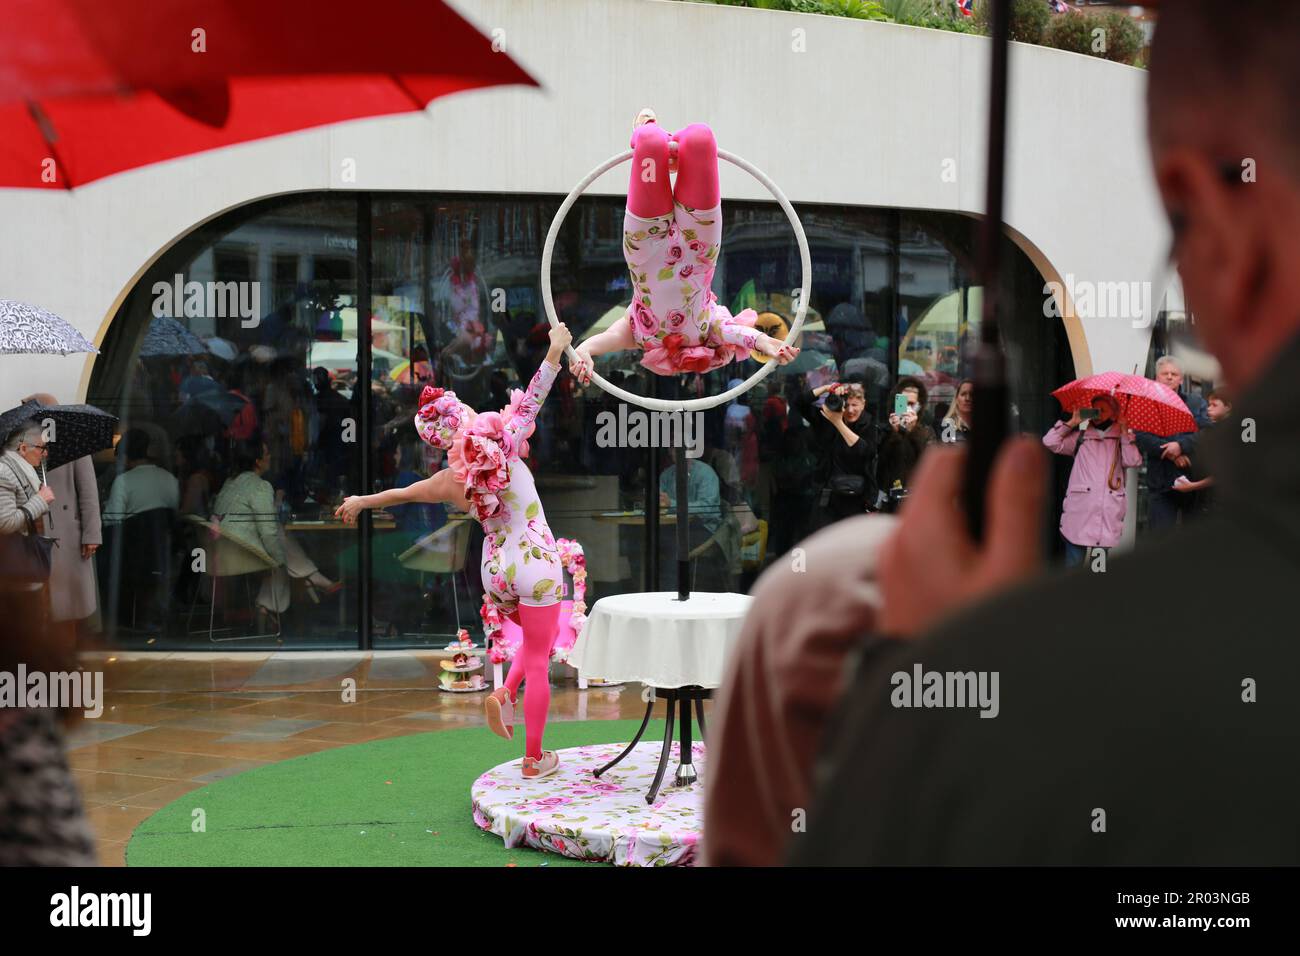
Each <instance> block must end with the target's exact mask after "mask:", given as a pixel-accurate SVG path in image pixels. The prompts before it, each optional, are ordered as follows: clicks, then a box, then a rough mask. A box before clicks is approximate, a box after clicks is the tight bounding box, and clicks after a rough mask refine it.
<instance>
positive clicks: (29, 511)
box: [0, 420, 54, 534]
mask: <svg viewBox="0 0 1300 956" xmlns="http://www.w3.org/2000/svg"><path fill="white" fill-rule="evenodd" d="M48 451H49V444H48V443H47V442H46V441H45V439H44V436H43V435H42V428H41V425H40V423H39V422H35V421H31V420H28V421H26V422H24V423H22V424H20V425H18V426H17V427H16V428H14V429H13V430H12V431H11V432H9V435H8V438H7V439H6V440H5V444H4V454H3V455H0V534H29V533H41V532H42V530H43V527H44V518H45V515H46V514H47V513H48V512H49V510H50V504H51V503H52V502H53V501H54V491H53V490H52V489H51V488H50V486H49V485H47V484H46V483H45V482H44V481H42V480H41V477H40V476H39V475H38V474H37V472H36V469H38V468H41V469H42V470H43V466H44V463H45V456H46V453H47V452H48Z"/></svg>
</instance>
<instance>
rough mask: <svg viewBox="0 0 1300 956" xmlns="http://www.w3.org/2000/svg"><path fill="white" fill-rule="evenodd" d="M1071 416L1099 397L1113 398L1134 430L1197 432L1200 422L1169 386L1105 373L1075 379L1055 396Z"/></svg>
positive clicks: (1158, 433)
mask: <svg viewBox="0 0 1300 956" xmlns="http://www.w3.org/2000/svg"><path fill="white" fill-rule="evenodd" d="M1052 394H1053V395H1054V396H1055V397H1056V399H1057V401H1059V402H1060V403H1061V407H1062V408H1063V409H1065V410H1066V411H1067V412H1073V411H1074V410H1076V409H1079V408H1087V407H1088V406H1089V405H1091V404H1092V400H1093V399H1094V398H1096V397H1097V396H1098V395H1113V396H1115V398H1116V399H1118V400H1119V403H1120V409H1121V411H1122V412H1123V413H1124V418H1125V420H1126V421H1127V422H1128V424H1129V427H1130V428H1134V429H1136V430H1137V431H1143V432H1150V433H1151V434H1153V435H1166V436H1167V435H1181V434H1183V433H1184V432H1194V431H1196V430H1197V428H1196V419H1195V418H1193V417H1192V413H1191V412H1190V411H1188V410H1187V405H1186V404H1185V403H1184V402H1183V400H1182V399H1181V398H1179V397H1178V393H1177V392H1175V391H1174V390H1173V389H1172V388H1170V387H1169V386H1168V385H1161V384H1160V383H1159V382H1155V381H1152V380H1151V379H1149V378H1143V377H1142V376H1140V375H1122V374H1120V373H1119V372H1102V373H1101V374H1100V375H1089V376H1088V377H1087V378H1079V379H1075V380H1074V381H1073V382H1070V383H1069V384H1068V385H1062V386H1061V387H1060V388H1058V389H1057V390H1056V391H1054V392H1053V393H1052Z"/></svg>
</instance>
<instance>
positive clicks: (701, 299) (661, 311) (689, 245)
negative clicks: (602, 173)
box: [623, 200, 761, 375]
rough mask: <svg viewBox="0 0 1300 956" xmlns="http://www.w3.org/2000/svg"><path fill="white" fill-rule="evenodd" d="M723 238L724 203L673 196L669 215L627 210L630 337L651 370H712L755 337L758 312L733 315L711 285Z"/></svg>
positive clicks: (744, 351) (741, 353) (743, 353)
mask: <svg viewBox="0 0 1300 956" xmlns="http://www.w3.org/2000/svg"><path fill="white" fill-rule="evenodd" d="M721 242H722V204H721V203H719V204H718V205H716V206H714V207H713V208H712V209H691V208H690V207H688V206H684V205H682V204H681V203H680V202H677V201H676V200H674V201H673V211H672V212H671V213H666V214H665V215H662V216H656V217H654V218H650V219H646V218H643V217H641V216H634V215H633V214H632V213H631V212H629V211H625V212H624V217H623V257H624V259H626V260H627V268H628V272H629V273H630V274H631V277H632V288H633V290H634V291H633V295H632V306H631V309H630V310H629V318H630V321H631V323H632V336H633V338H634V339H635V340H636V343H637V345H639V346H641V348H642V349H643V350H644V353H645V354H644V355H642V357H641V364H642V365H644V366H645V367H646V368H648V369H650V370H651V371H652V372H656V373H657V374H660V375H675V374H677V373H679V372H708V371H712V370H713V369H715V368H719V367H721V366H723V365H726V364H727V363H728V362H730V361H732V360H733V359H734V360H735V361H738V362H739V361H744V360H745V359H746V358H747V357H748V355H749V351H750V349H752V348H754V346H755V345H756V343H757V342H758V339H759V337H760V335H761V333H760V332H759V331H758V330H757V329H755V328H754V322H755V320H756V319H757V318H758V315H757V313H755V312H754V310H753V309H745V310H744V311H743V312H741V313H740V314H739V315H737V316H733V315H732V314H731V312H730V310H728V309H727V307H726V306H724V305H722V304H721V303H719V302H718V300H717V296H715V295H714V294H713V292H712V291H711V290H710V288H709V286H710V285H711V284H712V283H713V272H714V269H715V268H716V266H717V260H718V249H719V248H720V245H721Z"/></svg>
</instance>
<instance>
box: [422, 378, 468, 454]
mask: <svg viewBox="0 0 1300 956" xmlns="http://www.w3.org/2000/svg"><path fill="white" fill-rule="evenodd" d="M475 417H476V416H475V414H474V409H472V408H470V407H469V406H468V405H466V404H465V403H464V402H462V401H461V400H460V399H458V398H457V397H456V393H455V392H449V391H447V390H446V389H443V388H435V387H434V386H432V385H426V386H425V387H424V391H423V392H421V393H420V410H419V411H417V412H416V413H415V430H416V432H417V433H418V434H419V436H420V437H421V438H422V439H424V440H425V441H426V442H428V443H429V444H430V445H432V446H434V447H435V448H441V449H443V450H444V451H445V450H448V449H450V448H451V447H452V445H454V444H455V443H456V440H457V439H458V438H459V437H460V433H461V432H462V431H464V429H465V428H467V427H468V426H469V425H470V424H471V423H472V422H473V421H474V419H475Z"/></svg>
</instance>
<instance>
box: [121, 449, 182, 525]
mask: <svg viewBox="0 0 1300 956" xmlns="http://www.w3.org/2000/svg"><path fill="white" fill-rule="evenodd" d="M149 443H150V442H149V433H148V432H147V431H145V430H144V429H143V428H132V429H130V430H129V431H127V433H126V437H125V438H123V439H122V444H123V445H124V446H125V447H126V470H125V471H123V472H122V473H121V474H119V475H118V476H117V477H116V478H114V479H113V484H112V485H111V486H110V487H109V489H108V501H106V502H105V503H104V512H103V515H104V523H105V524H120V523H122V522H123V521H125V520H126V519H127V518H130V517H131V516H132V515H138V514H141V513H143V512H145V511H153V510H154V509H155V508H169V509H171V510H172V511H175V510H176V509H177V508H179V507H180V501H181V489H180V483H179V482H178V481H177V480H176V476H175V475H173V474H172V473H171V472H170V471H167V470H166V469H165V468H159V467H158V466H157V465H155V464H154V463H153V462H152V461H151V460H150V458H149Z"/></svg>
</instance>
